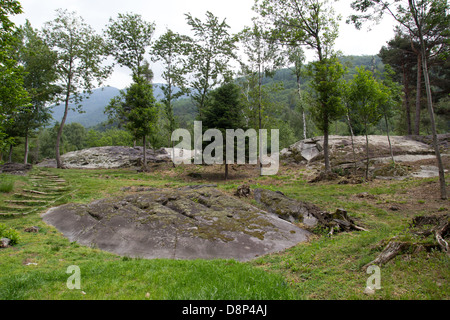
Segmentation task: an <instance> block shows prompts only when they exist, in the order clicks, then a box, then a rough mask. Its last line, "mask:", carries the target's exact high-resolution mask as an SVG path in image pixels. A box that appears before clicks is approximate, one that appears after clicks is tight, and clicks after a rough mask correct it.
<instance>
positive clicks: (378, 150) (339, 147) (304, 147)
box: [280, 135, 434, 166]
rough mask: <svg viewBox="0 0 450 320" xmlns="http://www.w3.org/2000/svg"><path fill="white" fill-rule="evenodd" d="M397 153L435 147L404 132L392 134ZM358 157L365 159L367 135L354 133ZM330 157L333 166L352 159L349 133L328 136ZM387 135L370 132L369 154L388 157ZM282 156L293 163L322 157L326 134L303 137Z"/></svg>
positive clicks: (424, 152)
mask: <svg viewBox="0 0 450 320" xmlns="http://www.w3.org/2000/svg"><path fill="white" fill-rule="evenodd" d="M390 139H391V144H392V148H393V153H394V155H397V156H398V155H433V154H434V151H433V148H432V147H431V146H430V145H428V144H426V143H424V142H421V141H417V139H413V138H411V137H404V136H392V137H390ZM354 146H355V154H356V161H364V160H365V159H366V138H365V136H356V137H354ZM329 150H330V161H331V163H332V165H333V166H337V165H342V164H347V163H353V162H354V159H353V148H352V141H351V137H350V136H329ZM389 156H390V150H389V143H388V139H387V137H386V136H376V135H372V136H369V158H370V159H373V158H378V159H381V158H383V157H389ZM280 159H281V160H283V161H286V162H290V163H305V164H306V163H310V162H314V161H318V160H322V159H323V137H315V138H310V139H306V140H301V141H298V142H296V143H294V144H293V145H291V146H290V147H289V148H285V149H283V150H281V151H280Z"/></svg>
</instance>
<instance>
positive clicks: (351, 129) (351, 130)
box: [347, 110, 358, 175]
mask: <svg viewBox="0 0 450 320" xmlns="http://www.w3.org/2000/svg"><path fill="white" fill-rule="evenodd" d="M347 121H348V127H349V129H350V137H351V139H352V152H353V162H354V163H355V175H356V172H357V171H358V168H357V165H356V152H355V141H354V139H353V137H354V134H353V128H352V123H351V121H350V115H349V113H348V110H347Z"/></svg>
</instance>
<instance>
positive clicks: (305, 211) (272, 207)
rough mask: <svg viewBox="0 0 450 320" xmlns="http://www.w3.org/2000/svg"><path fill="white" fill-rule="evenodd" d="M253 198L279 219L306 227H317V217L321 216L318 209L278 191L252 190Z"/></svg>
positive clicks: (320, 211)
mask: <svg viewBox="0 0 450 320" xmlns="http://www.w3.org/2000/svg"><path fill="white" fill-rule="evenodd" d="M253 194H254V198H255V200H256V201H257V202H259V203H261V204H263V205H264V206H265V207H266V209H267V210H269V211H270V212H271V213H274V214H276V215H277V216H279V217H280V218H282V219H284V220H287V221H290V222H294V221H296V220H297V221H299V222H303V223H304V224H305V225H306V226H308V227H314V226H316V225H317V223H318V220H317V217H318V216H320V215H321V213H322V210H320V209H319V208H318V207H316V206H314V205H312V204H310V203H306V202H302V201H297V200H294V199H290V198H288V197H286V196H285V195H284V194H283V193H281V192H279V191H271V190H266V189H254V190H253Z"/></svg>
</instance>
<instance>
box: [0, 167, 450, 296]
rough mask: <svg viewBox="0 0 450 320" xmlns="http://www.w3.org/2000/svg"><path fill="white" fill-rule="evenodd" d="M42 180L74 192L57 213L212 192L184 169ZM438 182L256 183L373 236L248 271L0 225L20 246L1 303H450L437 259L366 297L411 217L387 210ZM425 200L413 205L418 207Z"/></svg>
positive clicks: (5, 257)
mask: <svg viewBox="0 0 450 320" xmlns="http://www.w3.org/2000/svg"><path fill="white" fill-rule="evenodd" d="M36 170H38V169H33V171H36ZM39 170H45V171H47V172H49V173H55V174H58V175H60V176H61V177H62V178H64V179H65V180H66V181H67V182H68V183H69V185H70V187H71V190H70V192H68V193H67V196H65V197H62V198H61V199H59V200H58V202H57V203H56V204H62V203H67V202H80V203H88V202H90V201H92V200H93V199H99V198H103V197H107V196H110V195H115V194H120V193H121V192H122V191H121V188H123V187H126V186H138V185H139V186H140V185H142V186H148V187H179V186H183V185H186V184H195V183H211V182H210V181H201V180H198V179H197V180H195V181H187V180H183V179H182V178H181V176H183V174H184V173H185V169H183V168H180V167H178V168H176V169H172V170H174V172H176V174H175V175H166V174H165V172H161V171H155V172H153V173H136V172H133V171H130V170H125V169H123V170H84V171H81V170H57V169H39ZM3 176H5V175H3ZM3 176H2V178H3ZM7 178H8V180H10V181H13V182H14V185H13V190H11V191H10V192H7V193H5V192H3V193H0V202H1V201H3V200H6V199H10V198H11V197H12V194H13V193H14V192H17V191H18V190H20V189H21V188H26V187H27V186H29V185H30V183H31V182H30V181H29V178H28V177H27V176H25V177H22V176H7ZM433 181H435V180H433V179H427V180H420V181H417V180H411V181H397V182H389V183H388V182H386V183H384V182H382V183H374V184H371V183H367V184H362V185H337V184H331V183H330V184H309V183H307V182H306V181H304V180H302V179H301V178H294V177H293V176H292V175H291V173H290V171H289V172H287V173H285V174H279V176H278V177H277V178H276V179H272V178H267V177H262V178H258V177H255V178H252V182H251V186H252V187H258V186H260V187H264V188H271V189H274V190H280V191H282V192H283V193H285V194H286V195H287V196H289V197H292V198H296V199H299V200H304V201H310V202H312V203H315V204H316V205H318V206H320V207H322V208H323V209H326V210H328V211H333V210H335V209H336V208H338V207H342V208H345V209H346V210H347V211H348V212H349V214H350V215H351V216H352V217H353V218H356V219H357V221H358V222H359V223H361V224H363V225H364V226H366V227H367V228H368V229H369V231H368V232H352V233H340V234H335V235H334V236H332V237H327V236H317V237H314V239H311V240H310V241H309V242H308V243H302V244H298V245H297V246H295V247H293V248H290V249H288V250H285V251H284V252H281V253H276V254H270V255H267V256H263V257H260V258H258V259H255V260H253V261H250V262H237V261H234V260H221V259H217V260H200V259H199V260H168V259H155V260H146V259H139V258H129V257H120V256H117V255H114V254H111V253H107V252H104V251H101V250H98V249H96V248H89V247H85V246H80V245H78V244H77V243H71V242H70V241H68V240H67V239H66V238H64V237H63V236H62V234H61V233H60V232H58V230H56V229H55V228H54V227H52V226H49V225H46V224H45V223H44V222H43V221H42V220H41V218H40V216H39V214H36V213H34V214H30V215H27V216H15V217H0V224H4V225H6V226H7V227H9V228H14V229H15V230H17V231H18V232H19V235H20V241H19V243H18V244H17V245H15V246H13V247H9V248H4V249H0V299H3V300H5V299H202V300H203V299H221V300H225V299H226V300H234V299H258V300H269V299H270V300H279V299H283V300H287V299H449V297H450V288H449V283H450V281H449V280H450V271H449V270H450V263H449V262H450V259H449V257H448V256H446V255H445V254H443V253H442V252H438V251H436V252H422V253H419V254H414V255H413V254H406V255H403V256H398V257H396V258H395V259H394V260H393V261H391V262H389V263H388V264H386V265H384V266H382V267H381V286H382V288H381V289H380V290H377V291H376V293H375V294H374V295H366V294H365V293H364V289H365V287H366V281H367V279H368V278H369V276H370V274H367V273H365V272H364V271H363V270H362V266H364V265H365V264H367V263H368V262H370V261H372V260H373V259H374V258H375V257H376V256H377V254H378V253H379V252H380V248H377V247H376V244H377V243H379V242H380V241H381V240H383V239H388V238H390V237H393V236H396V235H399V234H401V233H404V232H405V231H406V230H407V228H408V221H409V220H410V218H411V216H412V215H411V212H409V211H407V210H405V211H400V212H399V211H395V212H394V211H389V210H387V209H386V205H387V204H390V203H400V204H403V203H405V202H407V201H409V200H408V199H406V198H405V197H406V195H405V192H407V190H409V189H410V188H413V187H418V186H421V185H422V184H425V183H430V182H433ZM244 182H246V181H245V179H242V180H230V181H226V182H219V183H218V187H219V188H220V189H222V190H223V191H224V192H229V193H231V192H233V191H234V190H236V187H237V186H238V185H240V184H242V183H244ZM272 182H274V183H275V182H277V185H276V186H275V185H274V183H272ZM362 191H365V192H368V193H369V194H371V195H374V196H376V197H377V200H376V201H366V200H364V199H359V200H356V199H355V197H354V195H355V194H358V193H360V192H362ZM405 199H406V200H405ZM420 199H422V198H420ZM420 199H413V200H411V201H414V202H415V204H417V200H420ZM424 200H425V203H423V204H417V205H424V206H427V205H428V206H429V202H430V201H428V200H426V199H424ZM437 206H438V208H439V211H447V212H448V210H449V203H448V201H447V202H442V203H439V204H437ZM426 208H428V209H429V208H430V207H426ZM417 210H419V209H417ZM424 213H425V212H424ZM430 213H431V212H430ZM30 226H38V227H40V230H39V232H38V233H27V232H24V229H25V228H27V227H30ZM71 265H76V266H78V267H79V268H80V272H81V278H80V279H81V289H79V290H78V289H72V290H70V289H68V287H67V285H66V284H67V280H68V278H69V277H70V276H71V274H68V273H66V271H67V268H68V267H69V266H71Z"/></svg>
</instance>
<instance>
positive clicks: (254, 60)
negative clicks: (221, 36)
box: [239, 20, 284, 174]
mask: <svg viewBox="0 0 450 320" xmlns="http://www.w3.org/2000/svg"><path fill="white" fill-rule="evenodd" d="M239 38H240V40H241V41H242V42H243V45H244V52H245V53H246V56H247V59H248V61H247V63H241V64H242V68H243V69H244V73H245V74H246V75H248V76H250V77H255V79H257V81H258V84H257V99H255V100H253V101H249V102H250V104H251V108H252V109H256V110H258V129H259V130H261V129H262V128H263V125H262V119H263V89H262V81H263V79H264V78H265V77H272V76H273V75H274V73H275V71H276V69H277V68H279V67H280V66H281V65H283V62H284V59H283V56H282V55H281V54H280V50H279V48H278V46H277V44H276V43H275V42H274V41H270V40H268V38H269V36H268V35H267V31H265V30H264V28H263V25H262V24H261V22H258V21H257V20H253V26H252V27H251V28H249V27H247V28H245V29H244V30H243V31H241V33H240V34H239ZM252 102H253V103H254V104H253V105H252ZM259 138H260V141H259V144H260V145H261V143H262V142H261V139H262V136H261V135H260V136H259ZM259 156H260V158H259V168H260V174H262V161H261V157H262V154H261V153H260V154H259Z"/></svg>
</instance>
